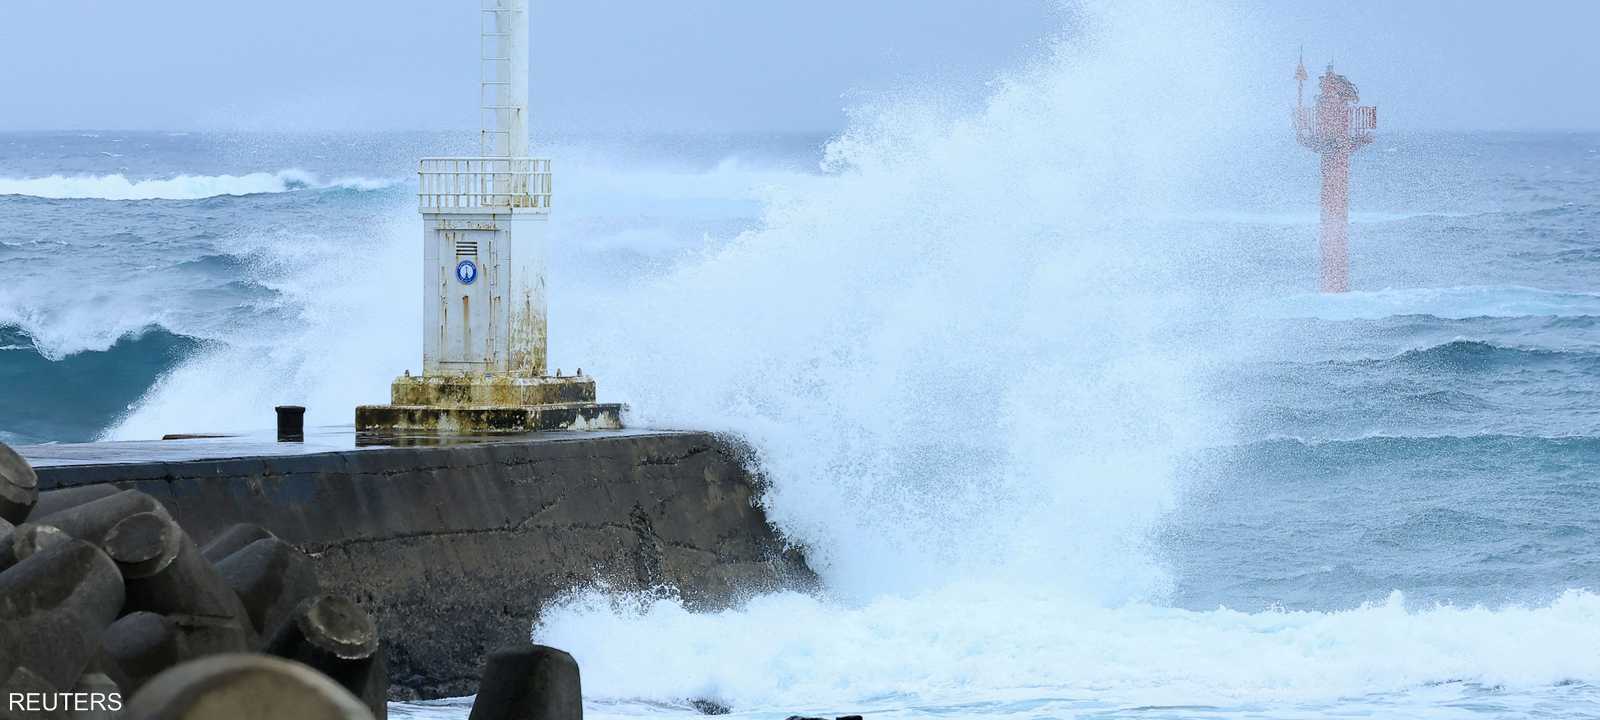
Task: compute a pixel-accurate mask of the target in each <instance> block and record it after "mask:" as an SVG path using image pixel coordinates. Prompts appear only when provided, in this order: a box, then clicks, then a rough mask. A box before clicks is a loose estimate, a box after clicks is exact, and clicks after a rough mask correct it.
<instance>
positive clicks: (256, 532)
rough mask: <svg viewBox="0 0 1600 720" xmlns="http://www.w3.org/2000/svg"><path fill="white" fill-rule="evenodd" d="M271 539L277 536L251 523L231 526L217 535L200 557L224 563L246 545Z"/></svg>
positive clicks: (205, 547)
mask: <svg viewBox="0 0 1600 720" xmlns="http://www.w3.org/2000/svg"><path fill="white" fill-rule="evenodd" d="M269 537H276V536H275V535H273V534H272V533H270V532H267V530H266V528H263V527H261V526H260V525H251V524H250V523H238V524H236V525H229V526H228V527H227V528H226V529H224V530H223V531H222V532H220V533H217V536H216V537H214V538H211V542H208V543H206V544H205V546H204V547H202V548H200V556H201V557H203V558H205V559H207V560H210V561H211V562H222V559H223V558H225V557H227V556H229V555H232V554H234V553H236V552H239V551H240V550H243V549H244V548H245V546H246V545H249V544H250V543H253V542H255V541H257V540H262V539H265V538H269Z"/></svg>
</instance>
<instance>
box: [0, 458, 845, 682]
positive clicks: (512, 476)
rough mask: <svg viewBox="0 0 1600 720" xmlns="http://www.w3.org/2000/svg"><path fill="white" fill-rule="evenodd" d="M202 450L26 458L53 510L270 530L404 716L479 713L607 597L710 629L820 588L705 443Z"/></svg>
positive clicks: (199, 531)
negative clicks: (110, 488) (674, 608)
mask: <svg viewBox="0 0 1600 720" xmlns="http://www.w3.org/2000/svg"><path fill="white" fill-rule="evenodd" d="M307 441H308V442H307V443H306V444H305V445H303V446H289V447H285V445H284V444H275V443H253V442H251V441H248V440H228V439H216V440H192V441H190V440H186V441H169V442H160V443H110V444H95V445H83V446H59V445H58V446H35V447H24V448H18V450H19V451H20V452H21V453H22V454H23V455H24V456H26V457H28V459H29V460H30V461H31V462H32V463H33V464H34V466H35V468H36V471H37V473H38V478H39V486H40V489H41V490H49V489H55V488H68V487H80V486H86V485H106V484H112V485H116V486H117V487H119V488H123V489H137V490H141V491H143V492H145V493H147V494H149V495H150V496H152V497H154V498H156V499H157V500H159V501H160V502H161V503H162V504H163V505H164V506H166V508H167V510H168V511H169V512H170V513H171V515H172V517H173V518H174V519H175V520H176V521H177V522H178V523H180V524H181V525H182V526H183V527H184V528H185V529H186V530H187V531H188V532H189V533H190V534H191V535H192V536H193V537H195V539H196V540H197V541H199V542H201V543H205V542H209V541H210V540H212V539H213V538H214V537H215V536H216V535H217V534H219V533H221V532H222V531H224V530H225V529H227V528H228V527H229V526H231V525H234V524H236V523H252V524H255V525H259V526H261V527H263V528H266V529H267V530H270V531H271V532H272V533H273V534H275V535H277V536H278V537H279V538H281V539H282V540H283V541H285V542H287V543H289V544H291V545H293V546H295V547H297V548H299V549H301V550H302V551H304V552H305V553H307V554H308V555H309V556H310V557H311V558H312V559H313V561H314V563H315V565H316V570H317V574H318V576H319V577H320V578H321V582H322V586H323V588H324V590H325V591H326V592H329V593H332V594H336V595H339V596H343V597H348V598H351V599H352V600H354V601H355V602H356V603H357V604H359V605H360V606H361V607H362V608H363V609H365V610H366V611H367V612H368V613H370V614H371V616H372V618H373V620H374V622H375V624H376V626H377V628H378V629H379V632H380V634H381V636H382V644H383V647H384V650H385V652H386V654H387V658H388V664H389V675H390V687H391V697H395V698H435V697H446V696H453V695H466V694H471V693H472V692H474V690H475V689H476V687H477V682H478V677H479V673H480V672H481V670H482V668H483V661H484V658H485V657H486V656H487V655H488V654H489V653H491V652H493V651H494V650H496V649H498V648H500V647H502V646H505V645H508V644H513V643H517V642H527V638H528V633H529V630H530V628H531V626H532V624H533V622H534V620H535V618H536V617H537V614H538V612H539V610H540V608H542V607H543V606H545V605H546V604H547V603H548V602H549V601H550V600H552V599H553V598H555V597H556V596H558V595H559V594H560V593H563V592H565V591H569V590H572V589H574V588H579V587H582V586H585V585H588V584H591V583H595V582H602V583H605V584H606V586H607V587H608V588H610V589H612V590H620V591H643V592H652V591H660V589H661V588H672V589H673V590H674V591H675V592H677V593H678V594H679V596H680V597H682V598H683V600H684V601H685V603H686V604H687V605H688V606H690V607H692V608H696V609H714V608H717V607H720V606H724V605H727V604H729V603H731V602H734V601H736V600H737V599H738V598H740V597H741V596H743V595H744V594H747V593H751V592H759V591H766V590H773V589H779V588H805V587H809V586H811V585H812V584H813V583H814V582H815V577H814V575H813V574H812V573H811V571H810V570H809V569H808V568H807V567H806V565H805V561H804V559H803V557H801V555H800V554H799V553H798V552H797V551H795V550H793V549H790V548H786V547H785V545H784V542H783V540H782V538H781V537H780V536H779V535H778V534H777V533H776V531H775V530H773V528H772V527H771V526H770V525H768V524H767V521H766V517H765V515H764V514H763V513H762V511H761V509H760V508H759V507H758V506H757V505H756V504H755V502H754V499H755V496H756V493H757V484H756V480H755V479H754V478H753V477H752V476H751V474H750V473H749V472H748V471H747V470H746V468H745V467H744V465H743V464H742V463H741V462H740V454H739V450H738V449H737V448H736V447H734V446H733V445H731V444H729V443H728V442H725V441H724V440H722V439H719V438H717V437H715V436H713V435H710V434H706V433H695V432H648V431H646V432H637V431H622V432H606V433H560V434H543V435H530V436H522V437H518V438H508V439H495V440H487V441H482V442H463V443H459V444H450V445H436V446H412V447H355V446H354V444H353V442H351V443H347V444H348V445H349V446H348V447H339V444H340V442H344V441H341V440H338V439H337V438H335V439H334V440H332V441H330V440H329V438H328V437H327V436H322V437H308V438H307Z"/></svg>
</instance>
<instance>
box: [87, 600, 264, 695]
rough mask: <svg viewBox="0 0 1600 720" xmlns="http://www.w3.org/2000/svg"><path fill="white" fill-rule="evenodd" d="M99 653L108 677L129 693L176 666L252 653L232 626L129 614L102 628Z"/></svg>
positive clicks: (185, 617) (214, 621)
mask: <svg viewBox="0 0 1600 720" xmlns="http://www.w3.org/2000/svg"><path fill="white" fill-rule="evenodd" d="M101 649H102V652H103V653H104V655H103V657H104V659H105V660H106V661H107V662H106V672H107V674H109V675H111V677H112V679H113V680H116V682H117V684H118V685H120V686H122V688H123V689H125V690H126V691H127V692H129V693H133V692H137V691H138V690H139V688H141V687H143V686H144V684H145V683H146V682H149V680H150V678H152V677H155V676H156V675H157V674H158V673H160V672H161V671H163V670H166V669H167V668H169V667H172V666H174V665H177V664H179V663H183V662H187V661H189V660H194V659H196V658H201V657H205V656H207V655H219V654H224V653H240V652H247V651H249V650H251V649H252V648H251V647H250V644H249V643H248V642H246V640H245V638H244V634H243V633H241V632H239V628H238V626H237V625H235V624H234V623H232V622H230V621H224V620H217V619H215V618H204V617H195V616H192V615H160V614H157V613H152V612H133V613H129V614H127V615H124V616H123V617H122V618H121V619H119V620H117V621H116V622H115V623H112V625H111V627H109V628H106V631H105V635H104V638H103V640H102V642H101Z"/></svg>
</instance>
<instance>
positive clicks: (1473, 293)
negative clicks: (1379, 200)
mask: <svg viewBox="0 0 1600 720" xmlns="http://www.w3.org/2000/svg"><path fill="white" fill-rule="evenodd" d="M1253 311H1254V314H1257V315H1260V316H1262V317H1266V318H1270V319H1288V318H1318V319H1322V320H1378V319H1382V318H1386V317H1395V316H1401V315H1432V316H1434V317H1438V318H1445V319H1451V320H1460V319H1465V318H1474V317H1578V316H1600V294H1594V293H1578V292H1560V291H1556V290H1541V289H1539V288H1531V287H1521V286H1515V285H1508V286H1491V285H1472V286H1463V287H1451V288H1398V289H1386V290H1372V291H1365V292H1362V291H1357V292H1348V293H1333V294H1329V293H1318V294H1302V295H1292V296H1289V297H1285V298H1279V299H1276V300H1272V301H1269V302H1267V303H1265V304H1262V305H1260V306H1257V307H1256V308H1254V309H1253Z"/></svg>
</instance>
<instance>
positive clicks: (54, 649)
mask: <svg viewBox="0 0 1600 720" xmlns="http://www.w3.org/2000/svg"><path fill="white" fill-rule="evenodd" d="M122 602H123V588H122V577H121V575H119V574H118V573H117V566H116V563H114V562H112V561H111V558H108V557H106V555H105V553H103V552H101V551H100V549H99V548H97V547H95V546H93V545H90V544H89V543H86V542H82V541H78V540H66V541H63V542H60V543H57V544H55V545H52V546H50V547H47V548H44V549H43V550H40V551H39V552H37V553H35V554H33V555H32V556H30V557H29V558H28V559H26V560H23V561H21V562H19V563H17V564H16V565H14V566H12V567H11V568H9V569H7V570H6V571H5V572H0V663H9V664H10V665H11V667H3V666H0V676H4V677H10V676H12V674H13V673H14V672H15V671H16V670H17V668H19V667H20V668H26V669H27V670H29V671H31V672H33V673H35V674H37V675H38V676H39V677H40V678H43V680H44V681H45V682H47V683H49V684H50V685H51V686H52V687H55V688H58V689H62V688H71V687H72V686H73V684H74V683H76V682H77V680H78V677H79V676H80V675H82V674H83V671H84V668H86V667H88V665H89V662H90V661H91V660H93V659H94V657H95V655H96V654H97V653H98V652H99V649H100V638H101V635H102V634H103V633H104V631H105V629H106V628H107V627H108V626H110V625H111V623H112V621H114V620H116V619H117V614H118V613H119V612H120V611H121V609H122Z"/></svg>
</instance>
